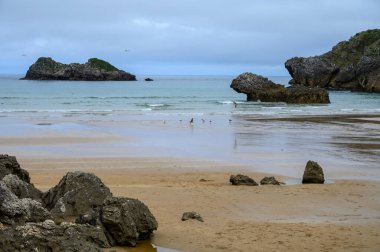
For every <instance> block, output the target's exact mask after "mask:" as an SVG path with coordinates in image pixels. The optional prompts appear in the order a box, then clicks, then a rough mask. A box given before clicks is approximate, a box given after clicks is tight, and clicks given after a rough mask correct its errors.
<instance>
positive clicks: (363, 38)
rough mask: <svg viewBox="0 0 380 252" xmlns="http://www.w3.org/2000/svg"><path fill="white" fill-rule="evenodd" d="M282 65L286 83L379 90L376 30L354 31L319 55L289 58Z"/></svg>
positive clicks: (379, 46)
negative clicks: (286, 75)
mask: <svg viewBox="0 0 380 252" xmlns="http://www.w3.org/2000/svg"><path fill="white" fill-rule="evenodd" d="M285 67H286V69H287V70H288V72H289V74H290V75H291V76H292V78H293V79H292V80H291V81H290V84H301V85H304V86H309V87H316V86H318V87H322V88H328V89H337V90H350V91H363V92H378V93H379V92H380V29H374V30H367V31H363V32H360V33H357V34H356V35H355V36H353V37H351V38H350V39H349V40H348V41H342V42H340V43H338V44H337V45H336V46H334V47H333V48H332V50H331V51H329V52H327V53H325V54H323V55H320V56H314V57H308V58H301V57H295V58H291V59H289V60H288V61H286V63H285Z"/></svg>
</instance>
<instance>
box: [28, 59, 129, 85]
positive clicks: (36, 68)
mask: <svg viewBox="0 0 380 252" xmlns="http://www.w3.org/2000/svg"><path fill="white" fill-rule="evenodd" d="M23 79H24V80H86V81H106V80H113V81H130V80H136V76H135V75H132V74H130V73H127V72H124V71H122V70H119V69H117V68H116V67H114V66H112V65H111V64H110V63H108V62H106V61H103V60H100V59H97V58H91V59H89V60H88V61H87V62H86V63H85V64H78V63H72V64H62V63H59V62H56V61H54V60H53V59H52V58H46V57H41V58H39V59H38V60H37V61H36V62H35V63H34V64H33V65H31V66H30V67H29V70H28V71H27V73H26V75H25V77H24V78H23Z"/></svg>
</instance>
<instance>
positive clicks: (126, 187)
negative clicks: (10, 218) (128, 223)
mask: <svg viewBox="0 0 380 252" xmlns="http://www.w3.org/2000/svg"><path fill="white" fill-rule="evenodd" d="M18 160H19V162H20V165H21V166H22V167H23V168H24V169H26V170H28V171H29V173H30V176H31V182H32V183H34V184H35V186H36V187H37V188H40V189H42V190H47V189H48V188H50V187H51V186H54V185H55V184H57V183H58V181H59V179H60V178H61V177H62V176H63V175H64V174H65V173H66V172H68V171H74V170H81V171H84V172H94V173H95V174H96V175H97V176H99V177H100V178H101V179H102V181H103V182H104V183H105V184H106V185H107V186H108V187H109V188H110V189H111V191H112V192H113V194H114V195H115V196H125V197H132V198H138V199H140V200H141V201H143V202H144V203H145V204H146V205H147V206H148V207H149V208H150V210H151V211H152V213H153V215H154V216H155V217H156V218H157V221H158V223H159V228H158V230H157V231H156V232H155V235H154V237H153V239H152V243H153V244H155V245H158V246H160V247H164V248H172V249H178V250H180V251H201V252H202V251H231V250H233V251H252V250H269V251H272V250H297V251H330V250H334V251H339V250H340V249H344V250H345V251H357V250H358V249H359V250H365V251H376V249H377V248H378V247H379V246H380V241H379V239H378V237H379V236H380V217H379V216H378V213H379V212H380V203H379V202H380V198H379V197H380V196H379V195H378V191H379V190H380V182H373V181H372V182H370V181H359V180H356V181H352V180H337V181H335V183H333V184H324V185H302V184H297V185H285V186H258V187H249V186H232V185H230V183H229V181H228V179H229V175H230V174H236V173H239V172H242V173H244V174H247V175H249V176H252V178H254V179H255V180H256V181H259V180H260V179H261V178H262V177H264V176H265V175H268V174H263V173H258V172H252V171H250V170H249V169H246V168H247V167H244V166H241V165H237V166H233V165H229V164H225V163H218V162H215V161H210V160H209V161H207V160H194V159H191V158H189V159H166V158H148V159H146V158H59V159H57V158H44V159H40V158H31V159H30V158H28V159H25V158H19V159H18ZM276 177H277V178H279V180H280V181H284V180H286V179H287V178H285V177H280V176H276ZM200 179H206V180H207V181H206V182H201V181H200ZM327 179H328V178H327ZM185 211H198V212H199V213H200V214H201V215H202V217H203V218H204V219H205V222H204V223H201V222H198V221H186V222H182V221H181V220H180V217H181V215H182V213H183V212H185ZM116 251H125V250H124V249H120V250H117V249H116ZM127 251H128V249H127ZM131 251H136V252H140V251H141V252H142V251H149V250H146V248H141V249H140V248H139V247H137V248H136V249H133V250H131ZM153 251H154V250H153Z"/></svg>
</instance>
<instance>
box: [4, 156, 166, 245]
mask: <svg viewBox="0 0 380 252" xmlns="http://www.w3.org/2000/svg"><path fill="white" fill-rule="evenodd" d="M0 174H6V175H5V176H4V177H3V178H2V179H0V247H1V249H3V250H4V251H46V252H50V251H102V250H101V248H105V247H110V246H117V245H128V246H135V245H136V244H137V241H138V240H144V239H149V238H150V236H151V234H152V233H153V231H154V230H157V226H158V225H157V221H156V219H155V218H154V216H153V215H152V213H151V212H150V211H149V208H148V207H147V206H146V205H145V204H144V203H142V202H141V201H139V200H137V199H131V198H120V197H113V196H112V193H111V192H110V190H109V188H108V187H106V186H105V185H104V184H103V183H102V181H101V180H100V179H99V178H98V177H96V176H95V175H94V174H92V173H83V172H69V173H67V174H66V175H65V176H64V177H63V178H62V179H61V181H60V182H59V184H58V185H56V186H55V187H53V188H51V189H50V190H49V191H47V192H46V193H42V192H41V191H39V190H38V189H36V188H35V187H34V186H33V184H30V183H29V182H26V181H29V180H30V178H29V175H28V176H26V174H28V173H27V172H26V171H25V170H23V169H21V167H20V165H19V164H18V162H17V160H16V158H15V157H10V156H7V155H0ZM16 174H17V175H16ZM18 175H19V176H18ZM20 177H21V178H24V180H21V179H20ZM25 180H26V181H25ZM75 219H76V223H75V224H74V223H68V222H71V221H73V220H75ZM57 223H58V224H57ZM1 249H0V250H1Z"/></svg>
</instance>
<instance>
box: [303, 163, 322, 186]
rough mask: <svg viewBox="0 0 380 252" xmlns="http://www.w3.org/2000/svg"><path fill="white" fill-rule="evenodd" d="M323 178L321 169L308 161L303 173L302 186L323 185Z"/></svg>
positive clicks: (316, 164)
mask: <svg viewBox="0 0 380 252" xmlns="http://www.w3.org/2000/svg"><path fill="white" fill-rule="evenodd" d="M324 182H325V177H324V175H323V170H322V167H321V166H320V165H319V164H318V163H317V162H314V161H310V160H309V161H308V162H307V164H306V167H305V171H304V173H303V178H302V184H323V183H324Z"/></svg>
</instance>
